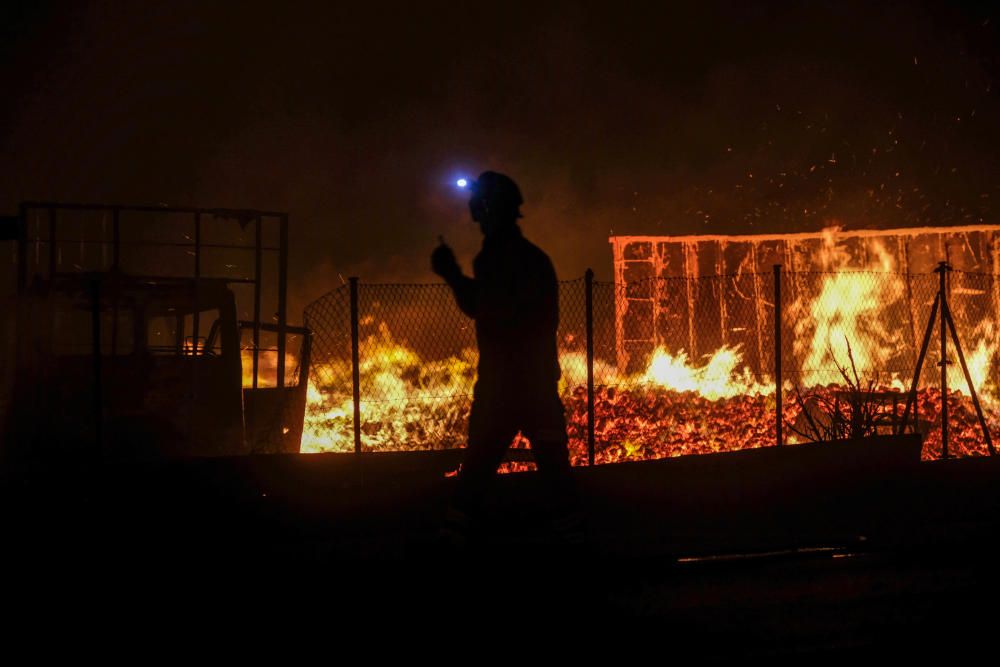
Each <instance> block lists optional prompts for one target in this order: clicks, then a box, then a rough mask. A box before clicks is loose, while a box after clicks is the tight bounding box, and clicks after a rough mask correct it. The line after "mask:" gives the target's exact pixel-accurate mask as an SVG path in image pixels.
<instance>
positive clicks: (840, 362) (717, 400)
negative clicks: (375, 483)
mask: <svg viewBox="0 0 1000 667" xmlns="http://www.w3.org/2000/svg"><path fill="white" fill-rule="evenodd" d="M813 252H814V257H813V258H812V264H811V269H812V270H809V271H789V272H785V273H783V275H782V279H781V285H780V288H781V289H780V293H781V299H782V305H783V308H782V310H783V318H782V348H781V350H780V354H781V357H782V363H783V368H784V371H783V383H782V396H783V419H784V424H785V428H784V434H785V438H784V440H785V442H786V443H788V444H794V443H796V442H801V441H803V440H805V439H806V436H807V435H808V433H809V428H808V417H807V416H806V415H804V414H803V410H802V407H801V405H800V404H799V401H798V400H797V398H796V396H797V395H799V394H801V395H805V396H811V397H812V400H816V401H822V400H825V399H829V401H831V402H837V401H841V400H842V398H841V396H842V395H843V394H844V392H845V389H846V382H845V380H844V378H843V375H842V372H841V369H844V370H847V371H848V372H849V373H851V372H852V370H851V369H852V360H853V366H854V368H856V370H857V373H858V375H859V377H860V379H861V380H862V383H863V384H864V385H865V386H868V385H869V384H870V385H871V386H872V387H874V388H877V389H880V390H884V393H883V394H881V396H882V399H883V402H882V404H881V405H880V407H879V408H878V410H879V411H880V412H882V413H884V414H883V415H882V417H883V418H884V421H886V422H891V421H892V418H891V416H890V415H891V413H892V411H893V410H895V411H896V412H897V413H901V412H902V406H903V403H904V402H905V399H906V396H905V392H906V391H907V390H908V388H909V384H910V382H911V380H912V376H913V372H914V369H915V366H916V357H917V354H918V352H919V345H920V339H921V338H922V335H923V331H924V329H925V327H926V324H927V318H928V317H929V315H930V306H931V304H932V302H933V299H934V295H935V293H936V291H937V289H938V276H937V275H935V274H933V273H929V272H925V273H920V274H914V273H907V272H905V271H900V267H899V265H898V256H897V254H894V253H893V252H890V251H889V250H888V249H887V244H886V241H885V239H881V238H878V237H876V238H873V239H868V240H867V241H866V248H865V252H864V258H865V259H864V262H863V263H860V266H859V262H858V260H857V253H852V252H849V251H848V250H846V249H845V247H844V246H843V245H842V241H841V240H839V239H838V237H837V235H836V231H835V230H833V231H830V232H827V233H826V234H825V235H823V236H822V237H821V239H820V242H819V243H818V244H817V245H816V247H815V248H814V249H813ZM635 261H639V260H635ZM847 268H853V269H855V270H845V269H847ZM859 268H860V269H862V270H857V269H859ZM619 277H621V276H619ZM585 289H586V285H585V282H584V281H582V280H575V281H568V282H564V283H562V285H561V294H560V301H561V304H560V311H561V324H560V330H559V342H560V346H561V367H562V371H563V375H562V381H561V383H560V390H561V392H562V396H563V400H564V404H565V406H566V410H567V422H568V428H569V435H570V441H571V451H572V456H573V459H574V463H577V464H580V463H583V462H585V461H586V459H587V382H586V377H587V357H586V338H585V331H586V326H585V309H584V303H585V291H584V290H585ZM592 289H593V295H592V296H593V303H594V310H593V329H594V339H593V343H594V350H595V355H594V357H595V358H594V385H595V388H594V393H595V396H594V398H595V429H594V431H595V441H596V447H595V450H596V451H595V454H596V457H595V458H596V461H597V462H598V463H601V462H611V461H620V460H635V459H643V458H661V457H667V456H677V455H681V454H693V453H707V452H716V451H728V450H735V449H744V448H753V447H764V446H771V445H774V444H775V439H776V435H775V409H776V401H775V383H774V376H773V368H774V354H775V350H774V340H775V336H774V302H773V301H774V294H775V285H774V274H773V273H771V272H750V271H747V272H742V271H738V272H736V273H733V274H728V275H706V276H692V275H683V276H669V275H662V273H661V275H649V276H646V277H644V278H641V279H637V280H634V281H631V282H624V281H622V280H619V282H618V283H616V284H613V283H594V284H593V288H592ZM997 294H998V293H997V282H996V278H995V276H994V275H993V274H991V273H973V272H961V271H956V272H954V273H953V274H951V276H950V282H949V303H950V304H951V307H952V310H953V312H954V315H955V320H956V325H957V327H958V330H959V336H960V338H961V342H962V346H963V349H964V352H965V356H966V359H967V361H968V362H969V366H970V372H971V374H972V377H973V380H974V383H975V385H976V389H977V391H978V392H979V395H980V399H981V400H982V401H983V404H984V408H985V411H986V415H987V420H988V422H989V423H990V425H991V427H994V428H995V427H996V426H997V425H998V424H1000V392H998V387H997V383H996V381H995V375H996V373H995V371H996V363H997V359H996V356H997V354H996V353H997V350H998V341H997V338H996V333H995V332H996V327H995V319H996V312H997ZM705 295H710V296H712V295H714V296H712V298H713V299H714V303H715V305H716V307H714V308H712V309H705V308H703V307H702V305H703V304H702V303H701V302H700V301H699V299H704V298H705ZM358 300H359V303H358V310H359V312H360V313H361V317H360V318H359V322H358V328H359V361H360V364H359V369H358V370H359V379H360V385H359V390H360V396H361V401H360V413H361V420H360V432H361V442H362V446H363V449H364V450H365V451H388V450H401V449H442V448H451V447H459V446H462V445H463V444H464V442H465V434H466V428H467V418H468V410H469V405H470V402H471V395H472V387H473V384H474V382H475V367H476V351H475V338H474V325H473V323H472V322H471V321H470V320H468V319H467V318H465V317H464V316H463V315H462V314H461V313H460V312H459V311H458V309H457V308H456V307H455V305H454V303H453V300H452V297H451V293H450V291H449V289H448V288H447V287H446V286H444V285H360V286H359V293H358ZM720 320H721V321H720ZM306 323H307V325H308V326H309V327H310V328H312V329H313V332H314V347H313V359H314V362H313V369H312V373H311V382H310V387H309V405H308V408H307V414H306V424H305V431H304V434H303V439H302V451H304V452H320V451H353V450H354V417H353V414H354V405H353V400H352V364H351V346H352V342H351V327H350V295H349V291H348V288H347V286H344V287H343V288H341V289H339V290H335V291H333V292H331V293H330V294H328V295H327V296H325V297H323V298H322V299H320V300H318V301H316V302H314V303H313V304H311V305H310V306H309V308H308V309H307V310H306ZM949 347H950V348H952V349H951V351H950V353H949V358H950V360H951V361H952V364H951V365H949V368H948V373H949V387H950V389H951V391H950V393H949V410H950V422H949V423H950V438H949V451H950V452H951V453H952V454H957V455H969V454H985V453H986V448H985V444H984V442H983V439H982V436H981V434H980V432H979V427H978V424H977V422H976V417H975V413H974V411H973V408H972V405H971V402H970V401H969V399H968V390H967V389H966V386H965V379H964V376H963V374H962V370H961V368H960V367H959V365H958V363H957V357H956V355H955V353H954V349H953V347H952V346H951V344H950V342H949ZM939 352H940V344H939V339H938V338H937V328H935V336H934V338H933V339H932V343H931V345H930V348H929V351H928V354H927V358H926V360H925V363H924V370H923V373H922V375H921V381H920V387H921V389H920V391H919V392H918V397H917V398H918V400H917V409H916V415H917V419H918V428H919V429H920V430H921V431H923V432H924V433H925V436H926V438H927V441H926V446H925V450H924V456H925V457H926V458H932V457H935V456H937V455H938V453H939V451H940V446H941V445H940V440H941V438H940V427H939V421H940V417H939V409H940V403H939V401H940V392H939V390H938V389H937V383H938V379H939V365H938V363H939V361H940V359H939ZM893 392H896V394H893ZM807 405H808V403H807ZM886 428H891V426H888V427H883V429H882V431H883V432H885V431H886ZM991 430H992V429H991Z"/></svg>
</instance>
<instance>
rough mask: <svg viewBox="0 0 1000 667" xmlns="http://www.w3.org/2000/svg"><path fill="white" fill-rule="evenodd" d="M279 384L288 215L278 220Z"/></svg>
mask: <svg viewBox="0 0 1000 667" xmlns="http://www.w3.org/2000/svg"><path fill="white" fill-rule="evenodd" d="M278 225H279V228H278V236H279V240H278V248H279V249H278V386H279V387H284V386H285V344H286V342H285V338H286V337H287V332H286V331H285V329H286V327H287V326H288V313H287V311H288V302H287V296H288V295H287V292H288V216H287V215H283V216H281V218H280V219H279V220H278Z"/></svg>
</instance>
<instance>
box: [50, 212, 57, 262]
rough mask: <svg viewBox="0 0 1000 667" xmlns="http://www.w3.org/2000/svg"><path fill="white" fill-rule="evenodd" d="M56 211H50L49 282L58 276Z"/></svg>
mask: <svg viewBox="0 0 1000 667" xmlns="http://www.w3.org/2000/svg"><path fill="white" fill-rule="evenodd" d="M56 259H57V255H56V210H55V209H54V208H50V209H49V280H51V279H52V278H53V277H54V276H55V275H56Z"/></svg>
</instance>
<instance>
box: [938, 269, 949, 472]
mask: <svg viewBox="0 0 1000 667" xmlns="http://www.w3.org/2000/svg"><path fill="white" fill-rule="evenodd" d="M950 270H951V267H950V266H948V262H946V261H944V262H938V267H937V269H935V271H937V272H938V273H939V274H940V279H941V281H940V287H939V289H940V294H941V458H942V459H946V458H948V329H947V324H948V323H947V322H946V321H945V320H946V319H947V318H946V316H945V313H947V312H948V294H947V289H948V287H947V280H946V274H947V273H948V271H950Z"/></svg>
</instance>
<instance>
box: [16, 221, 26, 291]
mask: <svg viewBox="0 0 1000 667" xmlns="http://www.w3.org/2000/svg"><path fill="white" fill-rule="evenodd" d="M19 217H20V221H19V222H18V224H19V225H20V228H19V229H18V230H17V295H18V296H21V294H22V293H24V290H25V289H26V288H27V286H28V207H27V206H26V205H25V204H23V203H22V204H21V206H20V212H19Z"/></svg>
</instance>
